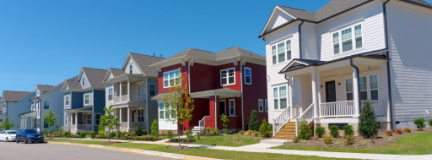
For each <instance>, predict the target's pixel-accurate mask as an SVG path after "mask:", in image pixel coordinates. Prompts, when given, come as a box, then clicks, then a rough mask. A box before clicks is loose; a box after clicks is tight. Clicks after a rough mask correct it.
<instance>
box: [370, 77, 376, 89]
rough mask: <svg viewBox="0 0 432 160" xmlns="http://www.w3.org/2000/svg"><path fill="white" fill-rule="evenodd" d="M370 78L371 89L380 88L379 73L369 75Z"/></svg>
mask: <svg viewBox="0 0 432 160" xmlns="http://www.w3.org/2000/svg"><path fill="white" fill-rule="evenodd" d="M369 80H370V82H369V83H370V89H375V88H378V79H377V75H371V76H370V77H369Z"/></svg>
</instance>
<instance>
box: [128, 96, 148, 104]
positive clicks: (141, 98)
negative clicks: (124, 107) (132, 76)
mask: <svg viewBox="0 0 432 160" xmlns="http://www.w3.org/2000/svg"><path fill="white" fill-rule="evenodd" d="M130 101H131V102H145V101H146V99H145V95H131V97H130Z"/></svg>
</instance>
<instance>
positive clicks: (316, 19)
mask: <svg viewBox="0 0 432 160" xmlns="http://www.w3.org/2000/svg"><path fill="white" fill-rule="evenodd" d="M373 1H374V0H332V1H330V2H328V3H327V4H326V5H324V6H323V7H321V8H320V9H318V10H317V11H316V12H310V11H305V10H302V9H297V8H291V7H286V6H281V5H277V6H276V7H275V8H279V9H281V10H283V11H285V12H286V13H288V14H290V15H291V16H293V17H294V20H292V21H289V22H287V23H285V24H282V25H280V26H285V25H287V24H290V23H291V22H293V21H295V20H304V21H308V22H312V23H321V22H323V21H325V20H327V19H329V18H332V17H334V16H337V15H339V14H341V13H344V12H346V11H349V10H351V9H354V8H356V7H358V6H361V5H364V4H367V3H369V2H373ZM401 1H403V2H407V3H411V4H414V5H419V6H422V7H426V8H430V9H432V4H431V3H428V2H425V1H422V0H401ZM267 23H269V22H267ZM266 26H267V25H266ZM279 28H280V27H276V28H274V29H272V30H269V31H267V32H265V30H266V28H264V29H263V31H262V33H261V35H260V36H259V38H261V37H263V36H264V35H266V34H268V33H270V32H272V31H274V30H277V29H279Z"/></svg>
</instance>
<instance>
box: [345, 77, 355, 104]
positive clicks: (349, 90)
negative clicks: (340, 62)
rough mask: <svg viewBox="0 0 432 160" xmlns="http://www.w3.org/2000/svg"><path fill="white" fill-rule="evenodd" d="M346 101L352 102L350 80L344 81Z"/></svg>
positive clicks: (351, 83)
mask: <svg viewBox="0 0 432 160" xmlns="http://www.w3.org/2000/svg"><path fill="white" fill-rule="evenodd" d="M345 91H346V99H347V100H348V101H350V100H353V82H352V79H347V80H345Z"/></svg>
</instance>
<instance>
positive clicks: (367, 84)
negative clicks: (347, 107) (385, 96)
mask: <svg viewBox="0 0 432 160" xmlns="http://www.w3.org/2000/svg"><path fill="white" fill-rule="evenodd" d="M373 75H376V76H377V86H378V87H377V88H376V89H371V88H370V76H373ZM360 77H366V90H362V91H367V99H368V100H372V94H371V91H372V90H378V100H379V99H380V96H379V90H380V88H379V86H380V84H379V78H380V77H379V74H378V73H376V72H373V73H369V74H362V75H361V76H360ZM349 79H351V80H352V78H345V83H346V80H349ZM352 83H353V85H354V82H352ZM359 87H360V84H359ZM344 89H345V100H348V97H346V94H347V93H353V92H354V86H353V91H351V92H347V91H346V84H345V86H344ZM359 91H360V88H359ZM353 99H354V93H353ZM359 99H360V94H359Z"/></svg>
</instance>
